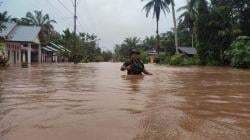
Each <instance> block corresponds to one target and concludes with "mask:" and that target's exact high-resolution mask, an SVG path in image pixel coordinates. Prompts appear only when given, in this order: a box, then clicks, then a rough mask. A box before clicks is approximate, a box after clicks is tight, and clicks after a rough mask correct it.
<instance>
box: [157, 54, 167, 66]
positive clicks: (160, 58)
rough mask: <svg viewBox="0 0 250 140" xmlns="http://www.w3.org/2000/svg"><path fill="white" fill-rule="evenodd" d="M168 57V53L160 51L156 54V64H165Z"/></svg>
mask: <svg viewBox="0 0 250 140" xmlns="http://www.w3.org/2000/svg"><path fill="white" fill-rule="evenodd" d="M166 59H167V56H166V54H164V53H160V54H158V55H157V56H156V58H155V63H156V64H163V63H164V62H165V60H166Z"/></svg>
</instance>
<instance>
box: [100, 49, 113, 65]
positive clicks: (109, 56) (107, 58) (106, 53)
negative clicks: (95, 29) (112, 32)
mask: <svg viewBox="0 0 250 140" xmlns="http://www.w3.org/2000/svg"><path fill="white" fill-rule="evenodd" d="M102 56H103V59H104V61H105V62H108V61H111V60H112V58H113V53H112V52H111V51H103V52H102Z"/></svg>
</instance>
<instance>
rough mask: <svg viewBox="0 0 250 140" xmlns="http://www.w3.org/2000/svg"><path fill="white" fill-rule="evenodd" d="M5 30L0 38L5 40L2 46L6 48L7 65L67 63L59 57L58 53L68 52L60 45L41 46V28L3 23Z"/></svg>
mask: <svg viewBox="0 0 250 140" xmlns="http://www.w3.org/2000/svg"><path fill="white" fill-rule="evenodd" d="M4 26H6V29H5V30H3V31H2V32H0V37H4V38H6V39H5V40H4V42H3V44H4V45H5V46H6V48H5V52H6V53H5V54H7V57H8V59H9V64H19V63H22V62H27V63H29V64H30V63H33V62H35V63H45V62H67V61H68V58H67V57H65V56H60V52H68V53H70V51H69V50H68V49H66V48H64V47H63V46H61V45H56V44H54V43H49V44H48V45H47V46H43V47H42V45H41V42H40V35H41V27H37V26H24V25H18V24H16V23H4Z"/></svg>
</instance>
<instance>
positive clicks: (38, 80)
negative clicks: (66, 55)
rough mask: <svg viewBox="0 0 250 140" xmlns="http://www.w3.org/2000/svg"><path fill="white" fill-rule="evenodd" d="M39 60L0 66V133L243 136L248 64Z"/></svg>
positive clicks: (140, 138)
mask: <svg viewBox="0 0 250 140" xmlns="http://www.w3.org/2000/svg"><path fill="white" fill-rule="evenodd" d="M120 65H121V64H114V63H96V64H79V65H73V64H72V65H71V64H53V65H50V64H44V65H34V66H32V67H31V68H29V69H21V68H17V67H11V68H9V69H8V70H4V71H0V139H1V140H34V139H35V140H44V139H46V140H55V139H60V140H69V139H72V140H82V139H86V140H184V139H185V140H201V139H208V140H216V139H218V140H221V139H222V140H224V139H225V140H236V139H240V140H248V139H250V92H249V91H250V71H248V70H233V69H227V68H175V67H164V66H156V65H148V66H147V68H148V69H149V70H150V71H152V72H153V73H154V76H125V75H124V73H123V72H120V71H119V67H120Z"/></svg>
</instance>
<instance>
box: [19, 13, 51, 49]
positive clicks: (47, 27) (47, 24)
mask: <svg viewBox="0 0 250 140" xmlns="http://www.w3.org/2000/svg"><path fill="white" fill-rule="evenodd" d="M21 22H22V23H25V24H27V25H32V26H40V27H41V28H42V30H41V33H42V43H43V45H46V44H47V43H48V40H49V35H50V33H51V32H52V31H53V30H54V27H53V25H52V24H53V23H56V21H55V20H52V19H50V16H49V15H48V14H45V15H44V14H43V13H42V11H34V13H31V12H28V13H27V14H26V17H25V18H22V19H21Z"/></svg>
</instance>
